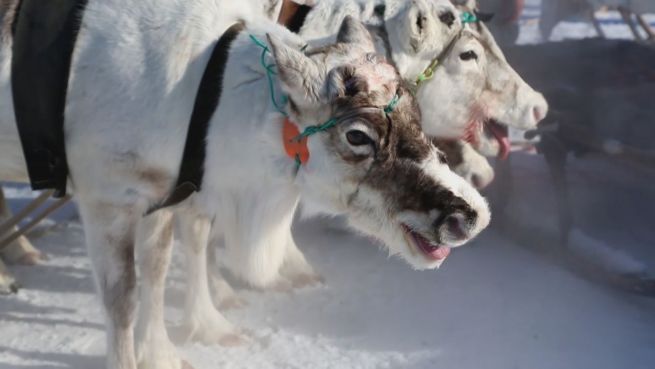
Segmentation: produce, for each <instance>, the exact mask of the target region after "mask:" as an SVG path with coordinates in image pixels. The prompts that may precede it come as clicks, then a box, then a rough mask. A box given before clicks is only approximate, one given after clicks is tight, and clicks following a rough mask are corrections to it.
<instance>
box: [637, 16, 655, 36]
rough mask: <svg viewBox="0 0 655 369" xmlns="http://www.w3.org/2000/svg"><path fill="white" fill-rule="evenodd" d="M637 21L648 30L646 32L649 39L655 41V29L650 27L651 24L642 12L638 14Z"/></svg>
mask: <svg viewBox="0 0 655 369" xmlns="http://www.w3.org/2000/svg"><path fill="white" fill-rule="evenodd" d="M637 22H639V25H641V28H643V29H644V31H646V34H648V39H649V40H651V41H655V31H653V29H652V28H651V27H650V24H648V22H646V20H645V19H644V17H643V16H642V15H641V14H637Z"/></svg>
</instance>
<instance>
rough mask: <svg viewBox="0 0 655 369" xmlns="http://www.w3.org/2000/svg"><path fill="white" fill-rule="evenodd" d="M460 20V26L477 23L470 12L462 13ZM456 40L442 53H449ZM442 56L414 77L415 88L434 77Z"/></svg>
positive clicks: (476, 18)
mask: <svg viewBox="0 0 655 369" xmlns="http://www.w3.org/2000/svg"><path fill="white" fill-rule="evenodd" d="M460 19H461V20H462V24H467V23H475V22H478V21H479V19H478V17H477V16H476V15H475V14H473V13H471V12H464V13H462V15H461V17H460ZM457 38H458V37H455V38H454V39H453V40H452V41H451V43H450V44H449V45H448V46H447V47H446V49H444V51H446V52H450V50H451V49H452V47H453V45H454V41H455V40H456V39H457ZM444 56H445V53H443V52H442V53H441V54H439V55H438V56H437V57H436V58H434V59H433V60H432V62H430V65H428V67H427V68H425V70H424V71H423V73H421V74H419V75H418V77H416V81H415V83H416V86H417V87H418V86H419V85H421V84H422V83H423V82H425V81H427V80H429V79H432V77H434V71H435V70H436V69H437V67H439V64H441V61H442V58H443V57H444Z"/></svg>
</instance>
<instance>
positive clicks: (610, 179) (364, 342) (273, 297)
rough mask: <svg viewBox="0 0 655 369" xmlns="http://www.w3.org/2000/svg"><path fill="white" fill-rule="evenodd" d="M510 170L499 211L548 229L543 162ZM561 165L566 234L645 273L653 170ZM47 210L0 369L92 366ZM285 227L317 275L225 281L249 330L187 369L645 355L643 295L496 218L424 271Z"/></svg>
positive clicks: (95, 307) (550, 367) (361, 243)
mask: <svg viewBox="0 0 655 369" xmlns="http://www.w3.org/2000/svg"><path fill="white" fill-rule="evenodd" d="M535 4H537V2H535V1H528V12H527V13H526V15H525V16H524V19H523V21H522V22H524V24H523V25H524V27H523V28H522V34H521V40H522V41H523V42H535V41H536V40H537V39H536V35H537V32H536V24H534V22H533V21H531V20H530V18H531V17H534V16H535V14H536V13H535V12H536V11H537V8H536V7H535ZM612 16H613V15H612V14H610V15H609V17H612ZM650 19H653V18H652V17H651V18H650ZM607 27H610V29H609V31H608V33H610V34H612V35H613V36H616V37H623V36H628V35H629V34H628V33H626V32H627V28H626V29H625V30H624V29H623V28H622V27H623V26H622V25H620V24H618V23H616V24H615V23H613V22H609V23H608V24H607ZM587 29H589V30H591V26H590V25H586V24H585V23H582V22H575V21H574V22H567V23H564V24H562V25H560V26H558V27H557V29H556V33H555V36H554V37H559V38H561V37H565V36H567V37H572V36H573V37H580V36H584V35H586V34H587V33H586V31H585V30H587ZM624 31H625V32H624ZM512 166H513V168H514V173H515V183H514V188H515V189H516V191H515V193H514V194H513V196H512V200H511V203H510V207H509V208H510V209H511V213H512V214H513V216H512V217H511V220H512V221H515V222H517V224H518V223H519V221H523V222H524V223H528V222H527V221H528V220H529V221H530V222H532V223H535V224H537V225H540V226H542V227H543V228H546V229H548V228H552V225H553V224H554V220H555V218H554V208H553V207H554V205H553V196H552V191H551V190H550V182H549V175H548V172H547V170H546V167H545V165H544V163H543V160H542V159H541V157H539V156H535V155H530V154H523V153H516V154H514V155H513V158H512ZM570 173H571V185H572V198H573V202H574V205H575V208H576V218H577V220H578V221H579V227H580V229H579V231H578V233H576V237H577V239H581V240H583V242H580V243H581V244H594V242H597V243H599V244H607V245H611V247H614V248H616V249H618V250H620V251H621V252H625V253H627V254H630V255H632V256H633V257H634V259H635V260H637V261H638V262H639V263H640V264H642V265H641V266H643V267H644V268H646V269H647V270H650V271H653V270H655V229H654V228H653V221H652V210H651V209H652V208H653V206H654V205H655V188H654V186H652V183H653V181H654V180H655V170H654V169H653V168H644V167H636V166H628V167H626V166H625V165H623V164H621V163H616V162H612V161H607V160H604V159H598V158H585V159H573V160H572V161H571V170H570ZM7 196H8V197H9V198H10V201H11V205H12V206H14V207H17V206H19V205H21V204H23V203H24V202H25V201H26V198H27V197H30V196H32V194H31V193H29V192H28V191H26V190H25V189H24V187H18V188H17V187H13V188H11V189H10V190H9V191H7ZM56 220H59V221H60V226H58V227H55V228H52V229H50V230H49V231H48V232H45V233H44V234H43V235H41V236H40V237H38V238H33V242H34V244H35V245H36V246H37V247H39V248H40V249H41V250H43V251H45V252H46V253H47V254H48V255H49V256H50V260H49V261H48V262H47V263H45V264H44V265H41V266H37V267H16V266H12V267H10V268H11V270H12V272H14V274H15V276H16V277H17V279H18V280H20V282H21V283H22V284H23V286H24V288H23V289H22V290H21V291H20V292H19V294H18V295H13V296H2V297H0V369H20V368H31V369H54V368H80V369H87V368H88V369H95V368H102V367H103V353H104V331H103V324H102V318H101V315H100V308H99V304H98V303H97V300H96V298H95V296H94V291H93V283H92V275H91V270H90V265H89V261H88V259H87V258H86V256H85V248H84V242H83V234H82V229H81V226H80V225H79V223H78V221H77V220H75V217H74V210H73V209H72V208H66V209H64V210H63V211H62V212H60V213H59V214H58V216H57V219H56ZM295 234H296V238H297V241H298V244H299V245H300V247H301V248H302V249H303V250H304V251H305V252H306V254H307V256H308V258H309V260H310V261H311V262H312V264H313V265H314V266H315V267H316V268H317V270H318V271H319V272H320V273H321V274H322V275H323V276H324V277H325V279H326V285H325V286H323V287H318V288H309V289H303V290H299V291H296V292H294V293H293V294H290V295H289V294H280V293H275V292H267V293H260V292H254V291H247V290H243V291H240V294H241V295H242V296H243V297H244V298H245V299H246V300H247V301H248V302H249V305H248V306H247V307H246V308H243V309H241V310H236V311H228V312H226V315H227V316H228V318H229V319H231V320H232V321H233V322H235V323H238V324H239V325H241V326H242V327H245V328H247V329H249V330H250V331H251V332H252V333H251V334H252V342H251V343H250V344H249V345H246V346H243V347H236V348H224V347H217V346H216V347H215V346H202V345H198V344H186V345H182V346H181V352H182V355H183V357H184V358H185V359H186V360H188V361H189V362H190V363H191V364H192V365H193V366H194V367H195V368H196V369H214V368H222V369H236V368H243V369H246V368H248V369H296V368H298V369H300V368H302V369H306V368H309V369H323V368H326V369H328V368H329V369H342V368H343V369H351V368H352V369H355V368H357V369H360V368H361V369H369V368H370V369H374V368H375V369H378V368H380V369H381V368H389V369H419V368H420V369H441V368H444V369H469V368H470V369H514V368H516V369H542V368H543V369H559V368H562V369H605V368H607V369H642V368H643V369H651V368H653V367H655V299H648V298H645V297H639V296H635V295H631V294H628V293H625V292H622V291H618V290H615V289H612V288H609V287H607V286H605V285H602V284H598V283H593V282H589V281H587V280H585V279H582V278H581V277H578V276H577V275H575V274H574V273H571V272H570V271H569V270H567V269H566V268H563V267H562V264H561V263H559V262H557V260H556V259H555V260H553V258H552V257H550V258H546V257H544V255H543V253H540V252H534V251H533V250H532V248H530V247H526V246H529V245H517V244H515V243H513V242H512V241H510V240H509V238H507V237H506V236H505V235H503V234H501V233H499V232H498V230H497V229H494V228H492V229H490V230H488V231H486V232H484V234H483V235H482V236H481V237H479V238H478V239H477V240H476V241H475V242H473V243H472V244H470V245H469V246H466V247H463V248H461V249H456V250H454V251H453V253H452V254H451V256H450V257H449V259H448V260H447V261H446V263H445V264H444V265H443V266H442V268H441V270H438V271H430V272H416V271H412V270H411V269H410V268H409V267H408V266H407V265H406V264H405V263H404V262H402V261H401V260H397V259H393V258H392V259H389V258H387V257H386V256H385V253H384V252H382V251H380V250H379V249H378V247H377V246H375V245H373V244H372V243H371V242H370V240H368V239H365V238H361V237H358V236H355V235H352V234H350V233H346V232H341V231H338V230H335V228H334V227H330V226H329V222H328V221H325V220H320V219H317V220H311V221H307V222H303V223H301V224H299V225H297V226H296V230H295ZM590 239H591V240H590ZM552 246H553V248H556V247H557V245H555V244H553V245H552ZM176 249H179V247H177V248H176ZM592 252H593V251H592ZM180 256H181V255H180V254H179V250H176V255H175V257H174V260H173V265H172V268H171V269H172V270H171V273H170V277H169V286H168V290H167V303H168V310H167V319H168V320H169V322H170V325H171V326H172V325H174V323H175V322H176V321H177V320H178V319H179V314H180V311H181V306H182V296H183V291H184V282H183V281H184V277H183V274H182V263H183V258H181V257H180ZM610 257H611V255H610ZM626 264H627V263H626Z"/></svg>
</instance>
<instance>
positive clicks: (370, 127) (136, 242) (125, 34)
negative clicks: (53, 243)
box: [0, 0, 490, 369]
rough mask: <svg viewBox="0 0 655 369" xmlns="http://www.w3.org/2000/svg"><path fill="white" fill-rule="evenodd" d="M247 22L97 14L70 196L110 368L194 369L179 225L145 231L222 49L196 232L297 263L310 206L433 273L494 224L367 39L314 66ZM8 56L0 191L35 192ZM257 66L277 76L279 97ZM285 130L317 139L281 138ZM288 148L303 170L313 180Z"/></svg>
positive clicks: (104, 5)
mask: <svg viewBox="0 0 655 369" xmlns="http://www.w3.org/2000/svg"><path fill="white" fill-rule="evenodd" d="M243 7H244V4H238V5H237V4H234V3H232V2H227V1H223V2H220V1H219V2H217V1H214V0H199V1H196V2H193V3H187V2H179V1H176V0H157V1H155V0H142V1H139V2H133V1H128V0H102V1H101V0H89V2H88V4H87V6H86V10H85V11H84V15H83V18H82V24H81V27H80V32H79V36H78V38H77V41H76V46H75V50H74V58H73V61H72V65H71V73H70V81H69V86H68V95H67V98H66V120H65V126H64V128H65V129H64V131H65V141H66V150H67V157H68V165H69V168H70V185H71V187H72V188H73V191H74V194H75V199H76V201H77V203H78V205H79V209H80V214H81V217H82V222H83V224H84V229H85V236H86V240H87V246H88V251H89V256H90V258H91V260H92V264H93V269H94V272H95V280H96V282H97V283H96V284H97V289H98V293H99V296H100V301H101V302H102V305H103V307H104V311H105V312H106V318H107V319H106V320H107V367H108V368H111V369H116V368H120V369H135V368H137V367H138V368H157V369H169V368H174V369H177V368H180V367H181V366H182V361H181V360H180V358H179V356H178V354H177V353H176V350H175V348H174V347H173V346H172V344H171V343H170V340H169V338H168V335H167V333H166V329H165V327H164V320H163V303H164V302H163V292H164V279H165V275H166V270H167V267H168V262H169V260H170V252H171V245H172V232H171V231H172V219H171V218H172V214H171V210H170V209H161V210H158V211H155V212H154V213H151V214H149V215H146V214H147V213H148V210H149V209H152V207H153V206H156V205H157V204H159V203H160V201H162V199H164V198H166V196H168V195H169V192H170V190H171V189H172V187H173V186H174V184H175V181H176V177H177V176H178V172H179V169H180V166H181V164H182V163H181V159H182V153H183V149H184V143H185V139H184V138H185V134H186V128H187V125H186V124H185V122H186V121H188V118H189V116H190V115H191V113H192V110H193V105H194V98H195V96H196V92H197V90H198V85H199V82H200V81H201V79H202V75H203V71H204V67H205V65H206V64H207V62H208V60H209V58H210V55H211V54H212V50H213V48H214V46H215V45H218V47H220V48H221V50H222V51H223V52H224V55H225V57H224V59H223V60H222V62H221V63H222V65H223V68H224V73H223V74H222V76H223V78H222V80H216V81H214V83H216V84H218V85H219V86H220V88H221V90H220V91H222V95H221V97H220V101H218V102H217V103H218V107H217V108H216V110H215V111H214V113H213V115H212V117H211V120H210V121H209V127H208V132H207V136H206V140H205V143H206V153H207V155H206V157H205V161H204V163H203V165H202V167H203V169H204V179H203V181H202V187H201V190H200V191H199V192H198V193H197V194H196V195H194V196H193V197H192V198H191V199H189V200H187V201H186V202H185V203H183V204H181V205H180V206H179V207H178V208H177V210H178V211H182V212H189V214H190V216H188V217H184V218H185V219H187V220H189V219H191V221H190V223H192V224H189V225H187V227H184V228H183V229H186V230H194V231H197V232H208V229H206V227H204V226H203V224H209V223H204V222H203V221H201V220H202V219H210V218H213V219H214V222H215V224H218V225H220V226H221V227H222V229H223V232H224V235H225V239H226V242H227V243H228V244H229V245H230V247H233V248H235V249H236V248H244V249H246V248H254V249H262V246H263V245H268V246H272V247H279V246H280V245H281V246H282V247H288V245H290V244H293V239H292V237H291V233H290V231H289V227H290V224H291V220H292V218H293V213H294V210H295V207H296V205H297V203H298V201H299V199H300V198H302V199H303V201H307V202H311V203H314V204H317V206H320V207H321V208H322V209H323V210H324V211H325V212H328V213H331V214H344V215H345V216H347V218H348V219H349V222H350V224H351V225H352V226H353V227H354V228H355V229H357V230H359V231H360V232H363V233H366V234H369V235H371V236H373V237H377V238H378V239H380V240H381V241H382V242H383V243H384V245H386V247H387V248H388V250H389V252H390V253H392V254H398V255H400V256H401V257H402V258H404V259H405V260H407V261H408V262H409V263H410V264H411V265H412V266H413V267H414V268H418V269H424V268H433V267H435V266H437V265H439V263H440V262H441V260H443V258H444V257H445V256H446V255H447V254H448V251H449V249H450V247H456V246H460V245H463V244H464V243H466V242H467V241H468V240H470V239H471V238H473V237H475V236H476V235H477V234H478V233H479V232H480V231H481V230H482V229H484V228H485V227H486V226H487V224H488V222H489V218H490V213H489V209H488V207H487V204H486V202H485V200H484V199H483V198H482V197H481V196H480V195H479V194H478V193H477V191H476V190H475V189H474V188H473V187H471V186H470V185H469V184H468V183H467V182H466V181H464V180H463V179H462V178H460V177H459V176H457V175H455V174H454V173H453V172H451V171H450V170H449V168H448V166H447V165H446V164H445V162H444V161H443V154H442V153H441V152H440V151H439V150H437V149H436V148H435V147H434V146H433V145H432V144H431V142H430V141H429V140H428V138H427V137H426V136H425V135H424V133H423V132H422V131H421V125H420V112H419V109H418V106H417V103H416V101H415V99H414V97H413V96H412V94H411V93H410V92H409V91H408V89H407V88H406V87H405V85H404V83H403V81H402V79H401V78H400V76H399V75H398V74H397V72H396V71H395V69H394V68H393V67H392V66H391V65H390V64H388V63H386V62H385V61H383V60H382V59H380V58H379V57H377V56H375V54H374V51H375V49H374V46H373V42H372V40H371V39H370V36H369V34H368V33H367V31H366V30H365V29H364V28H363V27H362V26H361V25H360V24H359V23H357V22H356V21H354V20H352V19H350V18H347V19H346V20H345V21H344V24H343V26H342V27H341V31H340V32H339V37H337V41H338V42H337V43H335V44H332V45H327V46H326V47H323V48H321V49H318V50H313V51H309V52H307V53H306V54H305V53H303V52H302V51H300V50H301V49H302V47H303V45H304V41H303V40H302V39H300V38H299V37H297V36H295V35H292V34H290V33H289V32H288V31H286V30H284V29H282V28H281V27H280V26H277V25H275V24H271V23H268V22H266V21H264V20H263V19H257V18H254V17H253V15H252V13H248V12H243V11H242V10H243ZM237 8H238V9H237ZM128 9H129V11H128ZM239 19H245V20H246V21H247V22H246V23H247V26H246V28H245V29H244V27H243V26H242V25H240V23H235V22H236V21H237V20H239ZM228 27H229V28H228ZM8 28H9V27H8V26H7V24H3V27H2V29H4V30H6V29H8ZM226 30H227V31H226ZM219 37H220V39H218V38H219ZM217 39H218V41H217ZM11 41H12V40H11V38H4V39H3V40H2V43H1V44H0V72H1V74H0V137H2V141H1V144H0V158H2V160H0V174H1V175H2V177H1V179H3V180H14V181H25V180H26V179H27V172H26V170H25V168H24V167H23V168H21V165H24V163H23V162H22V159H16V160H13V161H12V160H8V158H17V157H18V158H20V155H17V154H16V152H20V151H19V150H20V141H19V137H18V134H17V131H16V123H15V121H14V111H13V105H12V99H11V93H10V90H11V83H10V81H11V74H10V68H9V67H8V66H9V65H10V60H11V46H12V45H11ZM262 53H263V55H262ZM260 58H263V59H264V61H265V63H266V64H270V63H275V64H276V65H277V76H278V78H279V80H277V79H276V80H275V81H274V82H275V83H274V84H273V88H272V89H271V90H269V88H268V87H267V86H268V80H267V78H268V77H270V74H268V73H267V69H266V68H265V66H264V65H262V64H261V61H260ZM99 86H102V87H101V88H99ZM282 95H286V96H288V99H287V100H286V103H284V104H282V103H280V101H281V100H279V99H278V98H280V97H281V96H282ZM278 105H279V106H278ZM278 107H281V108H282V110H283V111H285V112H286V113H287V114H288V118H285V116H284V115H283V114H282V113H281V112H280V111H278V109H277V108H278ZM285 127H287V128H288V129H290V130H292V131H293V129H296V130H297V132H302V133H303V134H304V135H303V136H300V137H299V136H297V134H296V133H293V134H292V135H291V137H288V136H287V137H286V138H284V136H283V131H285ZM294 127H295V128H294ZM300 139H302V140H301V141H300V143H298V141H297V140H300ZM298 145H300V146H301V149H298ZM305 145H306V146H305ZM288 147H292V151H291V152H292V153H293V152H294V151H293V150H295V149H293V147H295V148H296V149H298V150H299V151H298V153H299V154H301V153H302V156H301V158H302V160H301V165H298V163H297V162H296V160H294V156H295V155H288V153H287V152H285V151H287V150H285V148H288ZM302 147H305V148H306V149H302ZM305 154H307V155H308V156H309V157H308V158H307V157H305V156H304V155H305ZM15 169H19V170H18V171H15ZM191 215H192V216H191ZM194 225H195V226H197V227H195V228H194ZM190 246H194V245H190ZM186 248H187V249H189V248H190V247H186ZM188 252H193V250H191V251H188ZM135 253H138V254H139V257H138V258H135ZM137 261H138V262H137ZM198 267H200V268H202V267H203V266H202V265H199V266H198ZM137 269H139V271H140V272H139V273H138V275H139V280H138V281H137V273H136V270H137ZM137 283H139V294H138V295H139V296H138V299H139V301H140V304H138V312H137V304H136V301H137V289H136V286H137ZM205 283H206V278H205ZM137 316H138V319H137ZM214 317H215V318H217V319H222V320H221V321H220V322H218V324H221V325H222V326H223V328H224V329H223V330H221V332H220V334H221V335H223V336H222V337H221V338H222V339H224V340H231V339H232V340H233V339H234V337H235V336H234V334H237V330H236V329H235V328H234V327H232V326H231V325H230V324H229V323H228V322H227V321H226V320H225V319H224V318H222V316H220V315H216V316H214ZM135 321H137V326H136V333H134V331H133V329H134V327H135ZM206 323H207V324H211V323H212V322H206ZM214 323H215V322H214ZM228 332H229V333H231V334H232V335H231V336H230V334H229V333H228Z"/></svg>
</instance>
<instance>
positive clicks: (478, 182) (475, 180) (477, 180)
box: [471, 174, 484, 190]
mask: <svg viewBox="0 0 655 369" xmlns="http://www.w3.org/2000/svg"><path fill="white" fill-rule="evenodd" d="M471 183H472V184H473V187H475V188H476V189H477V190H479V189H482V188H483V187H484V181H483V180H482V177H480V176H479V175H477V174H474V175H472V176H471Z"/></svg>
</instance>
